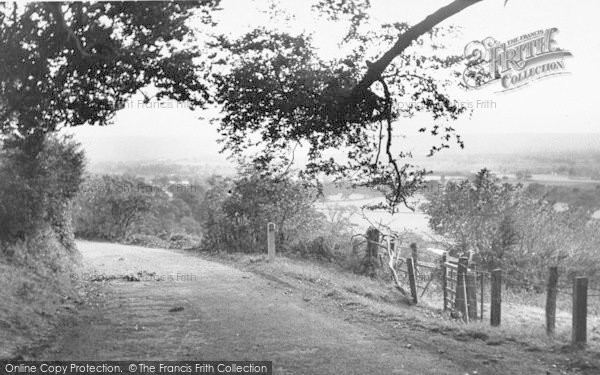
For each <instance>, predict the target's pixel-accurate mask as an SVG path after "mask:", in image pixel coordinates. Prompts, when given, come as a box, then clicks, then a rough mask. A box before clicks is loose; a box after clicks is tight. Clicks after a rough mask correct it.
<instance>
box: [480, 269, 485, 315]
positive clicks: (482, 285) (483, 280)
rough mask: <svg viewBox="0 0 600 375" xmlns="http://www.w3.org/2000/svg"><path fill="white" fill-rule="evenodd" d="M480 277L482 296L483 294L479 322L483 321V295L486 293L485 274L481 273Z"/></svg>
mask: <svg viewBox="0 0 600 375" xmlns="http://www.w3.org/2000/svg"><path fill="white" fill-rule="evenodd" d="M479 277H480V278H481V279H480V282H481V285H480V289H481V291H480V294H481V314H480V315H479V320H483V308H484V304H483V293H484V292H485V273H483V272H480V273H479Z"/></svg>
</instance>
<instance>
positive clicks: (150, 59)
mask: <svg viewBox="0 0 600 375" xmlns="http://www.w3.org/2000/svg"><path fill="white" fill-rule="evenodd" d="M217 4H218V0H202V1H199V2H194V3H192V2H180V3H179V2H141V3H139V2H95V3H84V2H73V3H60V2H53V3H28V4H26V5H18V4H16V3H13V4H6V3H5V4H2V5H1V6H0V49H1V50H2V54H1V55H0V130H1V132H2V134H3V135H4V136H5V137H6V136H9V137H16V138H17V139H20V140H23V139H35V138H39V137H40V135H43V134H45V133H47V132H52V131H54V130H56V129H57V128H59V127H61V126H77V125H82V124H92V125H105V124H107V123H108V122H109V121H110V120H111V118H112V117H113V116H114V114H115V113H116V111H118V110H119V109H121V108H123V106H124V103H125V101H126V100H127V99H128V98H129V97H130V96H131V95H133V94H134V93H136V92H137V91H138V90H141V89H143V88H146V87H148V86H152V87H153V88H155V90H156V96H157V97H158V98H163V97H168V98H171V99H174V100H178V101H188V102H189V103H190V104H191V105H192V106H198V105H201V104H203V103H204V102H205V101H206V100H207V98H208V94H207V88H206V84H204V83H203V82H202V80H201V77H202V67H201V66H197V65H196V62H195V61H194V58H195V57H196V56H198V55H199V48H197V47H195V46H194V45H193V44H190V43H189V42H190V40H191V38H192V37H193V35H192V30H191V29H190V27H189V25H188V20H189V19H190V18H191V17H200V18H201V21H202V22H211V21H210V17H209V12H210V10H212V9H214V8H215V7H216V6H217Z"/></svg>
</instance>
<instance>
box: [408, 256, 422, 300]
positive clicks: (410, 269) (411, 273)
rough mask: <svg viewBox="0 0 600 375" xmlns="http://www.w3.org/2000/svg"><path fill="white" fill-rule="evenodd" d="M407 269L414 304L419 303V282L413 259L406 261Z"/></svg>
mask: <svg viewBox="0 0 600 375" xmlns="http://www.w3.org/2000/svg"><path fill="white" fill-rule="evenodd" d="M406 268H407V271H408V282H409V284H410V294H411V296H412V299H413V302H414V303H418V302H419V299H418V297H417V280H416V277H415V264H414V263H413V259H412V258H407V259H406Z"/></svg>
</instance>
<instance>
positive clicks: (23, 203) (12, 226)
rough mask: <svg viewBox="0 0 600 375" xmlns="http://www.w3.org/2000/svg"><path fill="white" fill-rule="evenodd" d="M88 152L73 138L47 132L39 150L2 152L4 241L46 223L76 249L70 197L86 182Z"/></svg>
mask: <svg viewBox="0 0 600 375" xmlns="http://www.w3.org/2000/svg"><path fill="white" fill-rule="evenodd" d="M83 168H84V154H83V151H81V150H80V146H79V144H77V143H76V142H74V141H72V139H71V138H70V137H61V138H58V137H53V136H48V137H47V138H46V139H44V140H43V141H42V142H41V145H40V147H39V149H38V150H36V151H35V152H32V151H31V150H26V149H23V148H7V147H5V148H4V149H3V150H2V151H1V154H0V196H1V197H2V201H0V241H3V242H9V243H14V242H15V241H17V240H25V239H26V238H27V237H28V236H32V235H35V234H36V233H37V232H38V231H39V229H40V228H43V227H44V224H45V223H49V224H50V225H51V227H52V228H53V230H55V231H56V233H57V234H58V238H59V240H60V241H61V243H62V244H63V245H64V246H66V247H67V248H69V249H71V250H73V249H74V242H73V234H72V228H71V217H70V208H71V201H72V199H74V197H75V196H76V194H77V192H78V190H79V186H80V184H81V181H82V175H83Z"/></svg>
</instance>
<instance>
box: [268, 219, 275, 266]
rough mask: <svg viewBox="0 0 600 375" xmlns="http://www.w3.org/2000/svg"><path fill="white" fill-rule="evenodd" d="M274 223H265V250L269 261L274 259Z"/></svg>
mask: <svg viewBox="0 0 600 375" xmlns="http://www.w3.org/2000/svg"><path fill="white" fill-rule="evenodd" d="M275 228H276V227H275V223H269V224H267V252H268V255H269V262H273V261H274V260H275Z"/></svg>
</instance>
